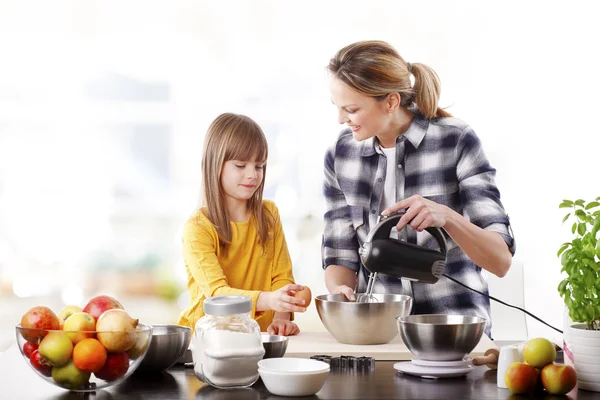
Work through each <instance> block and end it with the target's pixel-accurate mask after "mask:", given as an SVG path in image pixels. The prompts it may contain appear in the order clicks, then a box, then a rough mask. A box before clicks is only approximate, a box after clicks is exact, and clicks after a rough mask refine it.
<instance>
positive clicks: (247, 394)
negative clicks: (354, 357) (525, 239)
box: [0, 345, 600, 400]
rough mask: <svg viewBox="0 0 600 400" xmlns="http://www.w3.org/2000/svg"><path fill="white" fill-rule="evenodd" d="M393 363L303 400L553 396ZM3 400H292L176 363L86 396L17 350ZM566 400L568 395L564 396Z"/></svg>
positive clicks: (483, 370) (0, 381)
mask: <svg viewBox="0 0 600 400" xmlns="http://www.w3.org/2000/svg"><path fill="white" fill-rule="evenodd" d="M393 365H394V362H393V361H377V362H376V363H375V369H374V371H371V372H368V373H356V372H334V371H332V372H331V374H330V375H329V378H328V379H327V381H326V382H325V385H324V386H323V388H322V389H321V391H319V392H318V393H317V395H316V396H309V397H303V399H307V400H310V399H321V400H325V399H373V400H378V399H444V400H453V399H477V400H485V399H521V398H523V399H525V398H529V399H531V398H549V396H546V397H544V394H543V393H542V394H540V395H538V396H537V397H531V396H530V397H525V396H514V395H512V396H511V394H510V392H509V391H508V390H507V389H501V388H498V387H497V386H496V371H495V370H488V368H487V367H484V366H481V367H475V368H474V371H473V372H471V373H470V374H469V375H467V376H466V377H461V378H450V379H421V378H418V377H412V376H408V375H403V374H399V373H397V372H396V370H394V368H393ZM599 397H600V394H599V393H595V392H587V391H583V390H581V391H578V390H576V389H575V390H573V391H572V392H571V393H570V395H569V397H568V398H570V399H597V398H599ZM0 398H1V399H28V400H29V399H32V400H33V399H51V400H72V399H73V400H74V399H94V400H110V399H135V400H141V399H184V400H189V399H210V400H259V399H260V400H264V399H290V397H281V396H275V395H272V394H271V393H269V392H268V391H267V389H266V388H265V387H264V385H263V384H262V382H261V381H260V380H259V381H258V382H257V383H256V384H254V385H253V386H252V387H251V388H247V389H237V390H236V389H230V390H223V389H215V388H212V387H210V386H208V385H206V384H204V383H203V382H201V381H200V380H198V379H197V378H196V376H195V375H194V371H193V369H192V368H190V367H188V368H185V367H183V366H182V365H177V366H175V367H173V368H171V369H169V370H168V371H166V372H162V373H159V374H141V373H135V372H134V373H133V374H132V375H131V376H130V377H129V378H128V379H127V380H125V381H124V382H122V383H121V384H119V385H116V386H113V387H110V388H108V389H104V390H100V391H98V392H96V393H94V394H88V395H87V396H86V395H84V394H79V393H71V392H68V391H65V390H63V389H60V388H58V387H55V386H53V385H51V384H49V383H47V382H45V381H44V380H43V379H41V378H40V377H38V376H37V375H36V374H35V372H34V371H33V370H31V368H30V367H29V366H27V365H26V363H25V362H24V360H23V358H22V356H21V354H20V353H19V350H18V349H17V348H16V346H14V345H13V346H11V348H9V349H8V350H7V351H6V352H4V353H3V354H2V355H1V356H0ZM560 398H562V399H566V397H560Z"/></svg>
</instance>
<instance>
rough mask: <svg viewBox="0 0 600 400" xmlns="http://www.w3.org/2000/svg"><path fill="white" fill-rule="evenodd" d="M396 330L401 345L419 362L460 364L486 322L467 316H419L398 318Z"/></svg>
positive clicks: (474, 344) (481, 332) (477, 341)
mask: <svg viewBox="0 0 600 400" xmlns="http://www.w3.org/2000/svg"><path fill="white" fill-rule="evenodd" d="M397 321H398V330H399V331H400V335H401V336H402V340H403V341H404V344H405V345H406V347H408V349H409V350H410V352H411V353H413V354H414V355H415V356H417V358H420V359H421V360H430V361H451V360H462V359H463V358H464V357H465V356H466V355H467V354H469V353H470V352H471V351H472V350H473V349H474V348H475V346H477V343H479V340H480V339H481V335H482V334H483V331H484V329H485V324H486V320H485V319H484V318H480V317H472V316H467V315H446V314H423V315H409V316H406V317H400V318H398V319H397Z"/></svg>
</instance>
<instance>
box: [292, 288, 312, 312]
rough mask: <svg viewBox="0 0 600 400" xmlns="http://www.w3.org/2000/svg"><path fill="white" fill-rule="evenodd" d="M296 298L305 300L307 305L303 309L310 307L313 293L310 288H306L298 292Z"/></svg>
mask: <svg viewBox="0 0 600 400" xmlns="http://www.w3.org/2000/svg"><path fill="white" fill-rule="evenodd" d="M294 297H297V298H299V299H303V300H304V301H305V303H304V304H303V305H302V307H308V305H309V304H310V301H311V300H312V293H311V292H310V289H309V287H308V286H304V289H302V290H300V291H298V292H296V294H295V295H294ZM299 305H300V304H299Z"/></svg>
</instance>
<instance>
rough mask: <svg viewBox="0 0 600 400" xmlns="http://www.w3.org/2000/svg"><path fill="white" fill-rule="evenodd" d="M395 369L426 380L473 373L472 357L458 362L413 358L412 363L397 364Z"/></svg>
mask: <svg viewBox="0 0 600 400" xmlns="http://www.w3.org/2000/svg"><path fill="white" fill-rule="evenodd" d="M394 369H395V370H396V371H398V372H401V373H403V374H406V375H412V376H418V377H420V378H424V379H440V378H457V377H460V376H465V375H467V374H470V373H471V372H472V371H473V362H472V360H471V358H470V357H465V358H463V359H462V360H456V361H429V360H420V359H418V358H413V359H412V360H411V361H403V362H397V363H395V364H394Z"/></svg>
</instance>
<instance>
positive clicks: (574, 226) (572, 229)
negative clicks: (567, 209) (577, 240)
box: [571, 222, 577, 233]
mask: <svg viewBox="0 0 600 400" xmlns="http://www.w3.org/2000/svg"><path fill="white" fill-rule="evenodd" d="M576 229H577V222H573V226H572V227H571V233H575V230H576Z"/></svg>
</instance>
